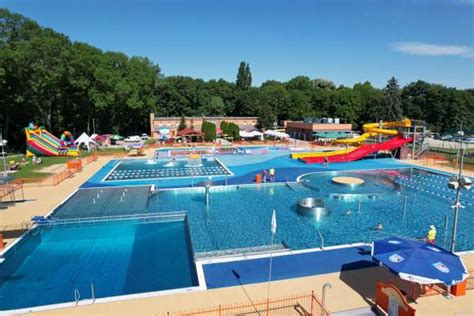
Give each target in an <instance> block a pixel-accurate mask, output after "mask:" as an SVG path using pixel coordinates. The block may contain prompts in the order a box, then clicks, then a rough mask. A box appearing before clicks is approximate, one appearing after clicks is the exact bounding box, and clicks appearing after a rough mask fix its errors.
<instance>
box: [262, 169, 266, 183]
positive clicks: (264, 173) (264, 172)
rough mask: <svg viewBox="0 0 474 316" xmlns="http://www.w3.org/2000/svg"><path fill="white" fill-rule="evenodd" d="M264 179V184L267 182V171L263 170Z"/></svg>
mask: <svg viewBox="0 0 474 316" xmlns="http://www.w3.org/2000/svg"><path fill="white" fill-rule="evenodd" d="M262 178H263V183H265V182H267V169H263V172H262Z"/></svg>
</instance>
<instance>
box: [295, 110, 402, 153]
mask: <svg viewBox="0 0 474 316" xmlns="http://www.w3.org/2000/svg"><path fill="white" fill-rule="evenodd" d="M410 126H411V121H410V120H409V119H404V120H402V121H396V122H382V123H368V124H364V125H363V126H362V128H363V130H364V133H363V134H362V135H361V136H359V137H353V138H345V139H338V140H335V141H334V142H335V143H338V144H346V145H359V144H361V143H363V142H364V141H365V140H367V138H369V137H375V136H378V135H380V134H382V135H386V136H396V135H397V134H398V131H397V130H396V129H387V128H393V127H410ZM355 149H356V148H346V149H339V150H333V151H326V152H320V151H318V152H302V153H294V154H292V155H291V158H293V159H300V158H308V157H315V158H317V157H323V158H324V157H332V156H338V155H344V154H348V153H350V152H352V151H354V150H355Z"/></svg>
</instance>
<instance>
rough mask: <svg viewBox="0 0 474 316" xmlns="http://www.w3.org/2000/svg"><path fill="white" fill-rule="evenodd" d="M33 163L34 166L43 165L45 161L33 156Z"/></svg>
mask: <svg viewBox="0 0 474 316" xmlns="http://www.w3.org/2000/svg"><path fill="white" fill-rule="evenodd" d="M31 162H32V163H34V164H37V165H39V164H42V163H43V159H41V157H36V156H33V157H32V158H31Z"/></svg>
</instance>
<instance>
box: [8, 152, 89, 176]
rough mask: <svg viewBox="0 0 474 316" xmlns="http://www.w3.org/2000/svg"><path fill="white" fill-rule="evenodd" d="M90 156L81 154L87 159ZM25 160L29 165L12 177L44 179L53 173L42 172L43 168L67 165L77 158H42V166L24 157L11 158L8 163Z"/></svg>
mask: <svg viewBox="0 0 474 316" xmlns="http://www.w3.org/2000/svg"><path fill="white" fill-rule="evenodd" d="M88 155H90V154H89V153H85V154H84V153H81V157H86V156H88ZM23 158H25V159H26V162H27V164H26V165H25V166H24V167H22V168H21V169H20V170H18V171H17V172H15V173H13V174H12V176H13V177H14V178H16V179H19V178H42V177H47V176H50V175H51V173H48V172H41V169H42V168H45V167H48V166H52V165H58V164H65V163H66V162H67V161H69V160H71V159H75V157H64V156H52V157H41V159H42V160H43V163H41V164H34V163H32V161H31V157H29V158H27V157H25V156H24V155H23V156H21V157H15V158H9V159H8V161H12V160H13V161H16V162H18V163H20V164H21V160H22V159H23Z"/></svg>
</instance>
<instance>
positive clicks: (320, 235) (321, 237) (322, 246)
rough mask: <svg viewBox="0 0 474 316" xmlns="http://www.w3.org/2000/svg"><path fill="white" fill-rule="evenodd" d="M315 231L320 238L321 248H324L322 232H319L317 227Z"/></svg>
mask: <svg viewBox="0 0 474 316" xmlns="http://www.w3.org/2000/svg"><path fill="white" fill-rule="evenodd" d="M317 232H318V234H319V238H320V239H321V249H324V237H323V234H321V231H320V230H319V229H317Z"/></svg>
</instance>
